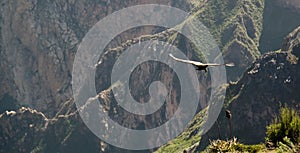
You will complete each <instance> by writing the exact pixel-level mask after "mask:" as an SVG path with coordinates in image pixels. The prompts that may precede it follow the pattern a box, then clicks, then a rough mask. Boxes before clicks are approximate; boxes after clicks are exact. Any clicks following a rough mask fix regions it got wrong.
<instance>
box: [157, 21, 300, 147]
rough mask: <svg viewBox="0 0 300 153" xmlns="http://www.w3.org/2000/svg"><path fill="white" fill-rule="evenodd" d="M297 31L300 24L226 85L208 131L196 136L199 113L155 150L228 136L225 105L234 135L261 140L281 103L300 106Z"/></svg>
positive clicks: (196, 144)
mask: <svg viewBox="0 0 300 153" xmlns="http://www.w3.org/2000/svg"><path fill="white" fill-rule="evenodd" d="M299 33H300V27H298V28H297V29H295V30H294V31H293V32H291V33H290V34H289V35H288V36H287V37H286V38H285V43H284V44H285V45H284V46H283V47H282V50H281V51H277V52H270V53H266V54H264V55H262V57H260V58H259V59H258V60H256V61H255V62H254V63H253V64H252V66H251V67H249V69H247V71H246V72H245V73H244V74H243V77H242V78H241V79H240V80H239V81H237V82H231V83H230V84H229V85H228V88H227V94H226V101H225V103H226V104H225V108H224V110H223V111H222V112H221V114H220V116H219V118H218V120H217V122H216V123H215V125H214V126H213V127H212V128H211V129H210V131H209V132H208V133H207V134H205V135H204V136H202V138H200V136H199V132H200V131H199V130H198V129H199V127H200V126H201V123H202V119H201V118H202V117H203V115H201V113H199V114H198V115H197V116H196V117H195V119H194V121H192V122H191V124H190V127H189V128H188V129H187V130H186V132H185V133H183V134H182V135H181V136H179V137H178V138H176V139H175V140H173V141H171V142H169V144H168V145H166V146H164V147H162V148H160V149H159V150H158V152H164V151H170V150H178V149H179V150H181V151H183V150H184V149H186V150H191V151H192V152H196V151H199V150H202V149H204V148H205V147H206V146H207V145H208V143H209V140H215V139H223V140H226V139H229V138H230V132H229V131H230V130H229V122H228V119H227V118H226V116H225V109H228V110H230V111H231V114H232V127H233V128H232V131H233V136H234V137H237V138H238V139H239V141H240V142H243V143H247V144H256V143H262V142H264V138H265V133H266V126H267V125H269V124H270V123H272V120H273V119H274V117H275V116H277V115H278V114H279V109H280V107H281V106H285V105H287V106H290V107H293V108H295V109H297V110H299V109H300V103H299V102H300V96H299V94H298V93H299V92H298V91H299V90H300V88H299V87H300V80H299V78H300V73H299V72H300V64H299V61H298V59H299V57H300V41H299V39H300V35H299ZM200 139H201V141H200ZM182 146H184V147H182Z"/></svg>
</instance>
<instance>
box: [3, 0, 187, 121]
mask: <svg viewBox="0 0 300 153" xmlns="http://www.w3.org/2000/svg"><path fill="white" fill-rule="evenodd" d="M149 2H150V1H139V2H136V1H134V0H132V1H130V0H128V1H113V0H110V1H90V0H85V1H72V0H70V1H26V0H15V1H8V0H5V1H2V2H1V6H0V11H1V14H0V27H1V30H0V33H1V38H0V40H1V42H0V47H1V48H0V49H1V52H0V54H1V57H0V59H1V60H0V61H1V62H0V66H1V72H2V73H1V75H0V76H1V77H0V82H1V87H0V97H3V96H4V95H5V94H7V95H9V96H11V97H13V98H14V99H16V100H17V101H18V103H19V104H21V105H25V106H30V107H32V108H35V109H38V110H40V111H44V112H46V113H47V114H49V115H54V113H55V112H56V109H57V108H59V107H61V105H62V104H63V102H64V101H66V100H67V99H69V98H71V97H72V94H71V90H70V87H71V71H72V64H73V60H74V56H75V53H76V50H77V47H78V45H79V43H80V42H81V39H82V38H83V36H84V35H85V34H86V32H87V31H88V30H89V28H91V27H92V26H93V25H94V24H95V23H96V22H98V21H99V20H100V19H101V18H103V17H105V16H106V15H108V14H110V13H112V12H113V11H116V10H119V9H121V8H124V7H126V6H131V5H136V4H144V3H149ZM151 2H153V1H151ZM159 2H160V3H161V4H169V5H173V2H172V1H168V0H166V1H159ZM153 3H154V2H153ZM175 5H180V6H182V8H185V9H186V8H188V5H187V4H186V3H184V2H178V3H176V4H175ZM141 31H142V32H141ZM145 31H146V33H147V32H151V31H152V29H148V30H145ZM145 31H143V29H142V30H140V31H131V32H132V36H137V35H139V33H145ZM124 39H126V37H123V38H121V39H119V42H118V41H117V42H116V43H115V44H116V45H117V44H119V43H120V41H122V40H124Z"/></svg>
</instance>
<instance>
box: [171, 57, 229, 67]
mask: <svg viewBox="0 0 300 153" xmlns="http://www.w3.org/2000/svg"><path fill="white" fill-rule="evenodd" d="M169 56H170V57H172V58H173V59H174V60H176V61H178V62H183V63H188V64H193V65H195V66H222V65H224V66H234V64H233V63H228V64H217V63H206V64H204V63H201V62H198V61H191V60H184V59H180V58H177V57H175V56H173V55H172V54H169Z"/></svg>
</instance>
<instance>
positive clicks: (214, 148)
mask: <svg viewBox="0 0 300 153" xmlns="http://www.w3.org/2000/svg"><path fill="white" fill-rule="evenodd" d="M264 149H265V146H264V145H263V144H257V145H245V144H242V143H239V142H238V140H237V138H233V139H231V140H228V141H225V140H214V141H211V142H210V145H209V146H208V147H207V149H206V150H205V151H203V153H218V152H249V153H256V152H260V151H262V150H264Z"/></svg>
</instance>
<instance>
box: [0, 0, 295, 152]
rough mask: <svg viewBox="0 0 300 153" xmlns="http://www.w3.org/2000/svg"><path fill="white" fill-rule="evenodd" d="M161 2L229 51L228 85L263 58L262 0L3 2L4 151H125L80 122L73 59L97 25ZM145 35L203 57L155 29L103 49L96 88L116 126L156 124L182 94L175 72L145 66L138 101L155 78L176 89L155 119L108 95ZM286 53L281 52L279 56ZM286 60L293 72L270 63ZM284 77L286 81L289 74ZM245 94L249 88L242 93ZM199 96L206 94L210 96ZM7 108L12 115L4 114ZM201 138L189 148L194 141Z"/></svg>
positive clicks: (0, 98) (0, 99)
mask: <svg viewBox="0 0 300 153" xmlns="http://www.w3.org/2000/svg"><path fill="white" fill-rule="evenodd" d="M156 2H159V3H160V4H167V5H171V6H175V7H179V8H181V9H184V10H186V11H188V12H190V14H191V16H192V17H196V18H198V19H199V20H200V21H202V22H203V23H204V24H205V25H206V26H207V27H208V28H209V29H210V31H211V33H212V34H213V36H214V37H215V39H216V40H217V42H218V44H219V46H220V48H221V50H222V52H223V53H224V58H225V61H227V62H229V61H233V62H235V64H236V67H235V68H234V69H228V77H229V79H230V80H236V79H237V78H238V77H240V76H241V74H243V72H244V70H245V69H246V68H247V67H248V66H249V65H251V63H252V61H254V60H255V59H257V58H259V57H260V52H259V50H258V46H259V38H260V35H261V31H262V27H263V26H262V24H263V9H264V6H265V4H264V1H263V0H255V1H250V0H238V1H236V0H226V1H221V0H212V1H206V0H203V1H194V0H190V1H184V0H181V1H178V0H173V1H172V0H163V1H161V0H158V1H151V2H150V1H147V0H145V1H135V0H126V1H115V0H107V1H106V0H103V1H92V0H84V1H73V0H68V1H59V0H57V1H26V0H13V1H9V0H4V1H2V2H1V6H0V11H1V14H0V34H1V37H0V70H1V74H0V83H1V86H0V104H1V107H0V110H1V113H2V112H4V113H3V115H1V117H0V120H1V122H0V123H1V124H0V129H1V130H0V140H1V141H0V142H1V143H0V148H1V149H2V150H0V151H1V152H2V151H3V152H4V151H5V152H30V151H33V152H99V151H100V150H104V152H126V150H122V149H118V148H115V147H112V146H109V145H107V144H105V143H103V142H101V141H100V140H99V139H98V138H96V137H95V136H94V135H93V134H91V132H90V131H89V130H88V129H87V128H86V127H85V125H84V124H83V123H82V121H81V119H80V117H79V116H78V114H77V111H76V109H75V106H74V102H73V99H72V92H71V78H72V76H71V73H72V72H71V71H72V66H73V60H74V56H75V54H76V50H77V48H78V45H79V43H80V42H81V39H82V38H83V37H84V35H85V34H86V32H87V31H88V30H89V28H91V27H92V26H93V25H94V24H95V23H96V22H97V21H99V20H100V19H102V18H103V17H105V16H106V15H108V14H110V13H112V12H114V11H116V10H119V9H121V8H124V7H126V6H132V5H136V4H145V3H156ZM145 34H147V35H145ZM140 38H143V39H144V40H150V39H151V40H153V39H159V40H166V41H171V42H174V43H175V44H176V45H177V46H178V48H180V49H182V50H186V52H185V53H186V54H187V55H188V57H190V58H192V59H197V60H199V59H201V57H198V56H197V55H199V54H198V53H195V52H196V51H195V50H193V49H194V48H193V46H192V45H191V44H189V42H188V41H185V40H184V39H183V37H181V36H180V35H177V34H176V33H172V32H170V33H169V31H165V29H162V30H161V29H157V28H155V27H151V26H150V27H145V28H140V29H138V30H137V29H131V30H129V31H126V32H124V33H122V34H120V36H118V37H117V38H116V39H114V41H113V42H112V43H111V44H110V45H109V46H108V47H107V48H106V54H105V55H103V56H102V59H100V60H103V61H104V62H103V63H102V64H100V65H99V68H98V69H97V72H98V73H97V75H96V84H97V85H98V86H97V92H99V93H104V94H105V95H106V96H107V97H108V99H107V98H105V100H103V99H101V98H100V100H102V102H103V104H104V105H105V107H106V109H107V110H108V111H109V113H110V115H111V117H112V118H113V119H114V120H115V121H117V122H118V123H119V124H122V125H126V126H127V127H130V128H136V129H145V128H152V127H154V126H159V125H160V124H162V123H163V122H164V121H166V120H167V119H168V118H169V117H170V115H172V114H173V113H174V112H175V111H176V108H177V105H178V103H177V102H176V97H177V96H178V91H179V90H178V87H177V86H174V85H173V84H172V81H174V80H176V77H175V76H174V74H173V73H172V71H171V70H170V69H168V68H167V67H166V66H164V65H160V64H149V63H148V64H147V63H146V64H142V65H140V66H139V67H138V68H137V69H136V71H135V73H133V75H132V82H131V83H132V84H134V85H136V86H138V87H139V88H137V89H135V90H139V89H143V90H142V91H143V92H133V95H134V96H136V98H137V99H139V98H140V99H139V100H140V101H141V102H145V101H146V100H147V99H141V97H142V96H145V95H146V96H147V92H144V91H145V90H144V89H147V88H148V87H149V84H150V83H151V82H152V81H156V80H163V81H165V82H167V83H168V86H167V88H169V89H174V90H172V92H173V93H172V96H171V98H172V100H173V101H174V102H173V103H170V104H168V105H166V106H164V108H162V109H160V111H158V112H157V113H155V114H153V115H149V116H142V117H140V116H136V115H132V114H129V113H128V112H125V111H124V110H122V109H121V108H120V106H118V105H117V103H116V101H115V100H114V99H113V98H112V96H111V95H110V94H111V90H110V84H109V81H108V80H110V78H109V77H110V76H109V73H110V70H111V68H112V65H113V64H114V61H115V60H116V58H117V57H118V55H119V53H121V52H122V51H123V50H124V49H125V47H126V46H127V47H128V46H130V45H133V44H134V43H137V41H133V40H137V39H140ZM128 39H129V40H128ZM116 53H118V54H116ZM271 55H272V57H273V56H274V57H275V55H276V56H277V54H270V55H265V56H263V58H262V59H264V58H266V60H267V56H271ZM287 55H288V54H287V53H281V54H280V55H279V54H278V56H279V57H281V58H283V57H285V56H287ZM201 60H204V59H201ZM268 60H269V59H268ZM271 61H272V60H271ZM279 61H280V60H279ZM258 62H261V63H264V62H265V61H264V60H261V61H258ZM281 62H283V63H284V64H285V65H284V66H287V67H289V64H288V62H286V61H280V62H277V61H275V64H273V65H272V62H271V63H269V65H268V64H267V66H269V67H271V68H274V67H275V66H277V65H278V63H279V64H280V63H281ZM276 68H277V67H276ZM280 70H281V69H280ZM282 70H283V69H282ZM261 73H262V74H264V73H265V72H264V71H262V72H261ZM140 74H142V75H140ZM200 74H202V73H200ZM258 74H260V73H258ZM247 75H248V74H247ZM268 75H269V74H268ZM266 76H267V75H266ZM198 77H199V81H200V82H201V83H202V88H204V89H208V90H209V79H208V78H209V77H208V76H206V75H200V76H198ZM261 77H265V75H262V76H261ZM284 77H287V78H284V79H287V81H289V77H288V76H284ZM141 78H142V79H141ZM243 78H245V74H244V77H243ZM249 78H250V76H249ZM257 79H263V78H258V77H257ZM290 79H291V78H290ZM241 80H243V79H241ZM246 80H247V79H246ZM245 83H246V82H242V81H241V82H240V84H239V83H238V84H236V85H230V87H229V88H230V92H234V94H237V93H239V92H238V90H240V86H241V84H245ZM270 83H272V81H271V82H270ZM285 84H286V83H285ZM250 86H251V85H250ZM264 87H265V86H263V87H262V88H264ZM204 91H206V90H204ZM243 92H244V90H242V91H241V93H243ZM246 93H247V92H246ZM201 94H203V95H204V97H206V96H207V94H206V93H201ZM234 94H229V95H228V96H229V97H230V96H232V95H234ZM139 96H140V97H139ZM229 99H232V98H229ZM205 100H206V99H205V98H204V99H202V101H205ZM2 104H3V105H2ZM233 104H234V103H232V107H233V106H234V105H233ZM20 106H27V107H29V108H27V107H26V108H20ZM274 107H275V106H274ZM6 110H14V111H15V112H5V111H6ZM234 113H235V112H234ZM198 115H199V116H201V114H198ZM196 120H197V119H196ZM128 123H130V124H128ZM193 123H195V124H193V125H195V126H196V125H198V124H196V122H193ZM192 127H194V126H192ZM195 133H197V132H192V133H188V137H193V135H194V134H195ZM199 138H200V137H197V138H196V139H195V140H191V141H190V142H189V143H195V142H196V141H197V140H199ZM10 146H15V147H10ZM81 146H84V147H81ZM128 152H129V151H128ZM146 152H147V151H146ZM148 152H149V151H148Z"/></svg>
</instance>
